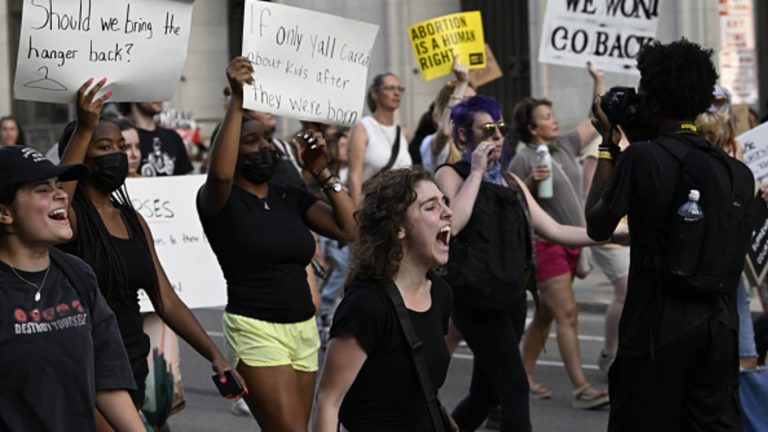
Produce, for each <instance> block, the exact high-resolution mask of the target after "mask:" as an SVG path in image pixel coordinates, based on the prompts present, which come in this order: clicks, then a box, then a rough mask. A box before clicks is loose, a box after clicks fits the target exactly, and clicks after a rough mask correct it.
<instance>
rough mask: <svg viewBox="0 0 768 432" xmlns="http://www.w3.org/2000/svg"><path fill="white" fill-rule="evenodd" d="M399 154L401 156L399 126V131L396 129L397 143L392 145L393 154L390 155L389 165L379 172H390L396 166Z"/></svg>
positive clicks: (398, 127) (398, 128)
mask: <svg viewBox="0 0 768 432" xmlns="http://www.w3.org/2000/svg"><path fill="white" fill-rule="evenodd" d="M398 154H400V125H397V129H395V142H394V144H392V154H391V155H389V160H388V161H387V164H386V165H384V168H382V169H381V170H380V171H379V172H384V171H389V170H390V168H392V166H394V165H395V161H396V160H397V155H398Z"/></svg>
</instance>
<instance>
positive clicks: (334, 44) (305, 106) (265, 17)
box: [243, 0, 379, 126]
mask: <svg viewBox="0 0 768 432" xmlns="http://www.w3.org/2000/svg"><path fill="white" fill-rule="evenodd" d="M378 30H379V27H378V26H376V25H373V24H369V23H364V22H361V21H355V20H351V19H346V18H341V17H337V16H333V15H328V14H324V13H320V12H314V11H310V10H306V9H300V8H296V7H292V6H286V5H282V4H277V3H270V2H261V1H256V0H246V3H245V23H244V25H243V56H245V57H247V58H248V59H249V60H250V61H251V64H252V65H253V79H254V83H253V84H252V85H246V86H245V87H244V88H243V107H245V108H248V109H253V110H257V111H266V112H270V113H273V114H278V115H283V116H286V117H291V118H296V119H299V120H307V121H316V122H321V123H332V124H342V125H347V126H351V125H353V124H355V122H357V119H358V118H360V116H361V114H362V110H363V103H364V100H365V92H366V87H367V83H366V79H367V76H368V66H369V65H370V62H371V49H372V48H373V42H374V40H375V38H376V33H377V32H378Z"/></svg>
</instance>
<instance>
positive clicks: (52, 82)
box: [13, 0, 194, 103]
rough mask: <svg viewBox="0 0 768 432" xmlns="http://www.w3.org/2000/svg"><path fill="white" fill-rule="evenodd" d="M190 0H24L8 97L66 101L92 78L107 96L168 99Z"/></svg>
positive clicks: (181, 57)
mask: <svg viewBox="0 0 768 432" xmlns="http://www.w3.org/2000/svg"><path fill="white" fill-rule="evenodd" d="M193 1H194V0H128V1H126V0H45V1H39V0H24V9H23V12H22V19H21V36H20V39H19V55H18V61H17V64H16V78H15V80H14V87H13V89H14V96H15V97H16V99H25V100H34V101H41V102H58V103H69V102H72V101H74V98H75V94H76V92H77V90H78V88H80V86H81V85H82V84H83V83H84V82H85V81H86V80H88V78H90V77H93V78H94V79H95V81H98V80H100V79H101V78H103V77H106V78H107V85H106V86H105V87H104V89H103V91H108V90H112V92H113V95H112V97H111V98H110V101H113V102H128V101H134V102H141V101H165V100H169V99H171V97H172V96H173V92H174V90H175V89H176V84H177V83H178V82H179V78H180V76H181V72H182V69H183V67H184V62H185V60H186V57H187V44H188V42H189V30H190V24H191V19H192V4H193Z"/></svg>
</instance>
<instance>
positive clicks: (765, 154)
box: [736, 123, 768, 183]
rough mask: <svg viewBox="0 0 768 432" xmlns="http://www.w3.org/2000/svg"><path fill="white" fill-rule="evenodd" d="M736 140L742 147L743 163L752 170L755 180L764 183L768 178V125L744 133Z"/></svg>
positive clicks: (764, 124)
mask: <svg viewBox="0 0 768 432" xmlns="http://www.w3.org/2000/svg"><path fill="white" fill-rule="evenodd" d="M736 139H737V140H738V141H739V142H740V143H741V145H742V146H744V163H745V164H747V166H748V167H749V169H751V170H752V174H754V175H755V180H757V181H758V182H761V183H762V182H765V181H766V178H768V123H763V124H761V125H760V126H758V127H756V128H754V129H752V130H749V131H747V132H744V133H743V134H741V135H739V136H737V137H736Z"/></svg>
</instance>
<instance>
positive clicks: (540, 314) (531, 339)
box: [523, 282, 553, 389]
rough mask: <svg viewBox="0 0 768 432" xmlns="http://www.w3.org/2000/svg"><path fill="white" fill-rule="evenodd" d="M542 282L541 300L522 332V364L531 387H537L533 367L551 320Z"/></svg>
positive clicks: (551, 316)
mask: <svg viewBox="0 0 768 432" xmlns="http://www.w3.org/2000/svg"><path fill="white" fill-rule="evenodd" d="M543 284H544V283H542V282H540V283H539V292H540V294H542V295H541V297H540V299H541V300H542V301H540V302H539V307H538V308H537V309H536V310H535V311H534V313H533V320H532V321H531V323H530V324H529V325H528V328H527V329H526V331H525V334H523V366H524V367H525V372H526V373H527V374H528V384H529V386H530V387H531V388H532V389H533V388H537V387H538V384H536V383H535V382H534V380H533V369H534V368H535V367H536V361H537V360H538V359H539V355H541V351H542V350H543V349H544V344H545V343H546V342H547V338H549V329H550V327H551V326H552V320H553V315H552V312H551V311H550V309H549V305H547V304H546V303H545V302H544V301H543V298H544V297H543V292H544V288H543V287H542V285H543Z"/></svg>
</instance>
